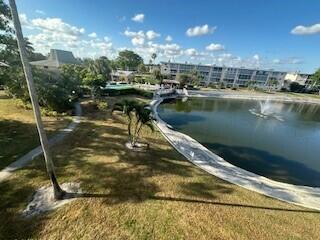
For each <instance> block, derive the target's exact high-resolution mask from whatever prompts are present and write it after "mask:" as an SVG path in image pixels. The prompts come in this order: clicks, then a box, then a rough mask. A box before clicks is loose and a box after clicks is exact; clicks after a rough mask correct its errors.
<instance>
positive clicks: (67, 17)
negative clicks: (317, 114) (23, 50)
mask: <svg viewBox="0 0 320 240" xmlns="http://www.w3.org/2000/svg"><path fill="white" fill-rule="evenodd" d="M16 1H17V7H18V12H19V15H20V21H21V24H22V26H23V32H24V35H25V37H28V38H29V39H30V41H31V42H32V43H33V46H34V48H35V50H36V51H39V52H42V53H44V54H46V53H48V52H49V50H50V48H57V49H64V50H70V51H72V52H73V53H74V55H75V56H76V57H81V58H84V57H93V58H97V57H99V56H102V55H103V56H107V57H108V58H110V59H113V58H115V57H116V56H117V53H118V52H119V51H121V50H124V49H129V50H133V51H136V52H137V53H139V54H140V55H141V56H142V57H143V58H144V61H145V63H148V62H149V60H150V56H151V54H152V53H156V54H157V59H156V62H160V61H168V60H170V61H175V62H190V63H196V64H210V65H211V64H216V65H221V66H222V65H225V66H237V67H248V68H260V69H276V70H283V71H301V72H305V73H312V72H314V71H315V70H316V69H317V68H319V67H320V1H319V0H309V1H306V0H281V1H279V0H243V1H240V0H223V1H221V0H220V1H214V0H211V1H205V0H202V1H199V0H197V1H195V0H188V1H186V0H157V1H155V0H139V1H138V0H137V1H134V0H109V1H102V0H101V1H99V0H95V1H84V0H83V1H80V0H68V1H66V0H64V1H62V0H45V1H43V0H16Z"/></svg>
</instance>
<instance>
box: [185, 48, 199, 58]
mask: <svg viewBox="0 0 320 240" xmlns="http://www.w3.org/2000/svg"><path fill="white" fill-rule="evenodd" d="M184 53H185V54H186V55H187V56H191V57H195V56H197V55H199V54H198V51H197V50H196V49H194V48H188V49H186V50H185V51H184Z"/></svg>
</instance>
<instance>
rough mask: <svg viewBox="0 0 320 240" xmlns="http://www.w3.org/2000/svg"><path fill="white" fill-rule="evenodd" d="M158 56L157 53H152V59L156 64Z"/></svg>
mask: <svg viewBox="0 0 320 240" xmlns="http://www.w3.org/2000/svg"><path fill="white" fill-rule="evenodd" d="M156 58H157V54H156V53H152V54H151V59H152V62H153V64H155V60H156Z"/></svg>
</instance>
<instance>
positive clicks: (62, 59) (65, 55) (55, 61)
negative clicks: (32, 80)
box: [30, 49, 79, 72]
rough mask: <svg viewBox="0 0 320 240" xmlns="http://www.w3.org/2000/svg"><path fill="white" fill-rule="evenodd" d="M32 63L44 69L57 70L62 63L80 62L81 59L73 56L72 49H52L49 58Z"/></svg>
mask: <svg viewBox="0 0 320 240" xmlns="http://www.w3.org/2000/svg"><path fill="white" fill-rule="evenodd" d="M30 64H31V65H33V66H36V67H39V68H42V69H47V70H50V71H56V72H57V71H58V70H59V67H60V66H61V65H63V64H79V61H78V60H77V59H76V58H75V57H74V56H73V53H72V52H70V51H64V50H59V49H51V50H50V54H49V57H48V59H46V60H41V61H34V62H30Z"/></svg>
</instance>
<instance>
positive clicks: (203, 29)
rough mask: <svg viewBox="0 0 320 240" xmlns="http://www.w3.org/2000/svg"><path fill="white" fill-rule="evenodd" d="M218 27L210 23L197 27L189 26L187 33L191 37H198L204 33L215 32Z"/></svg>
mask: <svg viewBox="0 0 320 240" xmlns="http://www.w3.org/2000/svg"><path fill="white" fill-rule="evenodd" d="M216 29H217V27H209V25H208V24H205V25H203V26H195V27H192V28H189V29H188V30H187V31H186V34H187V36H189V37H196V36H202V35H206V34H210V33H213V32H214V31H215V30H216Z"/></svg>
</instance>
